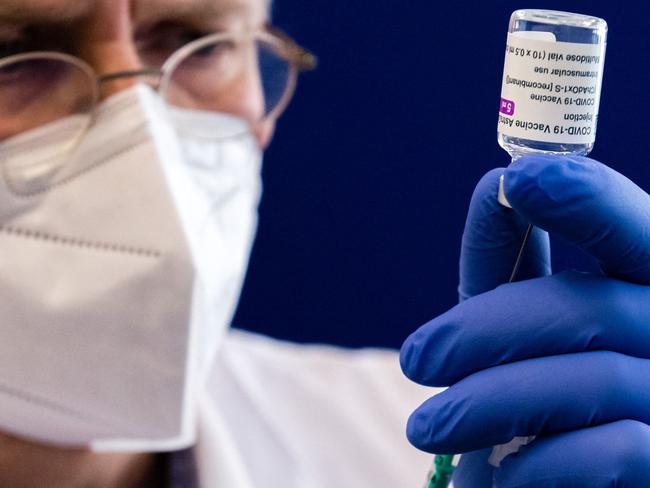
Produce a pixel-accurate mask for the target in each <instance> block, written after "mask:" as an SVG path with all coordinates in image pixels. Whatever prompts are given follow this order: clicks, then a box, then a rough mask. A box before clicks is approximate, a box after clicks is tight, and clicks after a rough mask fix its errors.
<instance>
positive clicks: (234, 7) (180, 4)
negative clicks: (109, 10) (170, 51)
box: [132, 0, 266, 22]
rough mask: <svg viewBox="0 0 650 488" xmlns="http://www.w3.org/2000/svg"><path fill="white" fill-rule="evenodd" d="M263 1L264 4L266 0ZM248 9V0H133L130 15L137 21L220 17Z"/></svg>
mask: <svg viewBox="0 0 650 488" xmlns="http://www.w3.org/2000/svg"><path fill="white" fill-rule="evenodd" d="M258 1H259V0H258ZM263 2H264V4H266V0H263ZM249 9H250V2H246V1H243V0H133V4H132V15H133V19H134V20H135V21H136V22H138V21H148V20H152V19H153V20H155V19H161V18H182V17H198V18H201V17H220V16H223V15H228V14H233V13H240V12H246V11H248V10H249Z"/></svg>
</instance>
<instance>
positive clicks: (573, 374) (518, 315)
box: [400, 155, 650, 488]
mask: <svg viewBox="0 0 650 488" xmlns="http://www.w3.org/2000/svg"><path fill="white" fill-rule="evenodd" d="M504 173H505V193H506V196H507V198H508V200H509V201H510V203H511V204H512V206H513V207H514V209H515V210H510V209H506V208H504V207H502V206H500V205H499V204H498V203H497V190H498V184H499V183H498V180H499V176H500V175H501V174H504ZM528 222H530V223H532V224H534V225H535V226H537V227H538V229H536V230H535V231H534V232H533V234H532V236H531V241H530V243H529V245H528V247H527V249H526V257H525V259H524V262H523V263H522V267H521V270H520V274H519V279H520V280H524V281H519V282H517V283H512V284H505V285H502V283H505V282H507V279H508V276H509V274H510V271H511V268H512V265H513V263H514V261H515V256H516V253H517V250H518V248H519V245H520V243H521V238H522V236H523V234H524V232H525V228H526V225H527V223H528ZM540 228H541V229H544V230H545V231H549V232H552V233H554V234H557V235H559V236H561V237H563V238H564V239H565V240H567V241H569V242H570V243H573V244H575V245H577V246H580V247H581V248H582V249H583V250H584V251H586V252H587V253H590V254H591V255H592V256H594V257H595V258H596V259H597V260H598V261H599V263H600V265H601V268H602V270H603V274H602V275H601V274H589V273H579V272H575V271H572V272H564V273H560V274H557V275H551V274H550V264H549V263H550V259H549V255H550V254H549V244H548V236H547V234H546V233H545V232H544V231H542V230H539V229H540ZM460 277H461V279H460V287H459V291H460V296H461V300H462V301H461V303H460V304H459V305H457V306H456V307H454V308H453V309H451V310H450V311H448V312H447V313H445V314H443V315H441V316H440V317H438V318H436V319H434V320H432V321H431V322H429V323H427V324H426V325H424V326H423V327H421V328H420V329H419V330H417V331H416V332H415V333H413V334H412V335H411V336H410V337H409V338H408V339H407V340H406V342H405V343H404V345H403V347H402V351H401V357H400V360H401V365H402V369H403V371H404V373H405V374H406V375H407V376H408V377H409V378H411V379H412V380H413V381H416V382H418V383H421V384H424V385H429V386H449V388H448V389H447V390H445V391H444V392H443V393H441V394H439V395H436V396H434V397H433V398H431V399H429V400H428V401H426V402H425V403H424V404H423V405H422V406H420V407H419V408H418V409H417V410H416V411H415V412H414V413H413V414H412V416H411V418H410V419H409V422H408V427H407V435H408V438H409V440H410V441H411V443H412V444H414V445H415V446H416V447H418V448H420V449H423V450H425V451H429V452H432V453H433V452H435V453H439V454H449V453H469V454H465V455H463V456H462V458H461V462H460V466H459V468H458V469H457V472H456V473H455V475H454V478H453V480H454V486H455V488H490V487H492V486H496V487H499V488H515V487H516V488H523V487H527V488H530V487H572V488H576V487H585V488H587V487H589V488H600V487H631V486H634V487H647V486H650V427H648V424H650V361H649V359H650V287H649V286H647V285H648V284H650V196H649V195H647V194H646V193H645V192H644V191H642V190H641V189H640V188H638V187H637V186H636V185H634V184H633V183H632V182H631V181H630V180H628V179H626V178H625V177H623V176H622V175H620V174H618V173H616V172H615V171H613V170H611V169H609V168H607V167H606V166H604V165H602V164H600V163H598V162H596V161H593V160H590V159H587V158H579V157H570V158H560V159H558V158H557V157H553V158H551V157H545V156H539V155H531V156H526V157H523V158H521V159H519V160H517V161H516V162H513V163H512V164H511V165H510V167H509V168H508V169H506V170H503V169H499V170H494V171H492V172H490V173H488V174H487V175H486V176H485V177H484V178H483V179H482V180H481V182H480V183H479V185H478V186H477V188H476V191H475V194H474V196H473V198H472V203H471V205H470V211H469V216H468V220H467V225H466V228H465V233H464V236H463V244H462V255H461V262H460ZM530 435H535V436H538V437H537V438H536V439H535V440H534V441H533V442H532V443H531V444H529V445H527V446H524V447H522V448H521V450H520V451H519V453H517V454H512V455H509V456H508V457H506V458H505V459H504V460H503V461H502V463H501V465H500V467H499V468H492V467H491V466H490V465H489V464H488V463H487V458H488V456H489V455H490V452H491V447H492V446H494V445H498V444H504V443H507V442H509V441H510V440H511V439H512V438H513V437H515V436H530Z"/></svg>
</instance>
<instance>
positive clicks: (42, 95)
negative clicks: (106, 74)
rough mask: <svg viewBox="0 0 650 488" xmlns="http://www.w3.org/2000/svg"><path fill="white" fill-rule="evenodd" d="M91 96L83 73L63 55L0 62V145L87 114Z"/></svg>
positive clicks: (91, 87) (90, 86) (89, 83)
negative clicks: (22, 134)
mask: <svg viewBox="0 0 650 488" xmlns="http://www.w3.org/2000/svg"><path fill="white" fill-rule="evenodd" d="M50 56H51V57H50ZM94 92H95V90H94V81H93V78H92V76H91V75H90V74H89V73H88V71H87V69H86V68H85V67H84V66H83V65H81V64H80V63H79V62H77V61H74V60H73V59H70V58H68V57H66V56H63V55H61V57H58V56H57V55H42V56H39V55H33V56H31V55H28V56H24V57H17V58H15V59H14V60H11V59H7V60H5V61H4V62H0V141H3V140H5V139H8V138H10V137H12V136H15V135H17V134H20V133H22V132H26V131H29V130H31V129H35V128H37V127H40V126H43V125H46V124H49V123H51V122H55V121H57V120H60V119H62V118H65V117H68V116H70V115H80V114H90V113H91V111H92V107H93V104H94V101H95V98H94Z"/></svg>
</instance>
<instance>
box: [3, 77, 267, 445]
mask: <svg viewBox="0 0 650 488" xmlns="http://www.w3.org/2000/svg"><path fill="white" fill-rule="evenodd" d="M170 118H174V119H176V120H174V122H175V127H176V129H174V127H173V126H172V124H171V123H170V121H169V119H170ZM244 124H245V123H244V122H243V121H241V120H239V119H237V118H235V117H232V116H228V115H223V114H209V113H198V112H183V113H181V112H178V111H176V112H175V113H173V112H172V111H168V110H167V109H166V107H165V106H164V105H163V104H162V102H161V101H160V99H159V98H158V96H157V95H155V94H154V93H153V91H151V90H150V89H149V88H147V87H144V86H138V87H134V88H132V89H129V90H127V91H125V92H122V93H120V94H118V95H116V96H114V97H112V98H110V99H109V100H108V101H106V102H104V103H103V104H102V105H101V106H100V107H99V110H98V113H97V117H96V119H95V121H94V123H93V124H92V126H91V127H90V128H89V129H88V131H87V132H86V134H85V135H84V137H83V139H81V140H80V141H79V142H78V143H77V144H76V146H75V148H74V150H73V151H72V152H71V153H70V154H69V155H68V156H67V157H66V158H65V160H64V164H61V161H62V159H61V158H57V157H54V155H55V154H57V152H58V151H59V150H60V148H61V144H60V141H63V140H68V139H69V138H68V136H67V135H66V131H68V130H69V128H70V127H71V125H74V120H73V119H72V118H71V119H66V120H63V121H60V122H57V123H54V124H50V125H49V126H45V127H43V128H41V129H36V130H34V131H31V132H29V133H25V134H22V135H19V136H17V137H14V138H12V139H11V140H8V141H5V142H4V143H2V144H0V164H1V165H2V177H1V178H0V431H4V432H7V433H11V434H14V435H17V436H20V437H24V438H29V439H33V440H36V441H39V442H45V443H52V444H56V445H67V446H90V447H91V448H93V449H94V450H99V451H102V450H105V451H109V450H110V451H115V450H133V451H157V450H170V449H179V448H183V447H187V446H189V445H190V444H192V443H193V441H194V436H195V413H196V408H197V398H198V393H199V391H200V389H201V387H202V384H203V376H204V375H205V372H206V371H207V368H208V366H209V364H210V361H211V359H212V357H213V355H214V352H215V351H216V349H217V347H218V344H219V342H220V339H221V337H222V335H223V334H224V332H225V330H226V329H227V326H228V325H229V322H230V320H231V317H232V314H233V312H234V309H235V305H236V301H237V297H238V294H239V291H240V287H241V284H242V281H243V276H244V271H245V268H246V264H247V260H248V254H249V251H250V246H251V242H252V238H253V234H254V230H255V227H256V223H257V204H258V201H259V196H260V165H261V152H260V150H259V149H258V147H257V144H256V141H255V139H254V137H253V136H252V135H251V133H250V132H249V131H247V130H246V131H245V132H244V133H243V135H239V136H237V137H231V138H228V139H225V140H220V141H219V140H215V139H214V138H212V137H210V138H207V137H206V138H202V137H200V136H201V134H203V135H210V136H212V135H214V134H217V133H223V131H225V132H228V131H232V132H238V133H240V134H241V131H242V128H243V127H244ZM197 133H198V134H199V137H196V134H197ZM192 134H194V135H192Z"/></svg>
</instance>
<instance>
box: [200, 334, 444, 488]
mask: <svg viewBox="0 0 650 488" xmlns="http://www.w3.org/2000/svg"><path fill="white" fill-rule="evenodd" d="M206 386H207V388H206V389H205V392H204V397H203V401H202V403H201V410H200V415H199V418H200V422H199V424H200V428H199V440H198V443H197V445H196V448H195V453H196V459H197V464H198V469H199V478H200V480H201V487H202V488H222V487H226V488H257V487H264V488H276V487H277V488H280V487H281V488H321V487H322V488H326V487H327V488H332V487H337V488H346V487H350V488H352V487H354V488H360V487H372V488H381V487H386V488H389V487H390V488H393V487H416V488H417V487H418V486H422V485H423V484H424V481H425V477H426V474H427V471H428V469H429V467H430V465H431V460H432V458H431V455H429V454H426V453H422V452H420V451H417V450H416V449H415V448H413V447H412V446H411V445H410V444H409V443H408V441H407V440H406V437H405V426H406V420H407V418H408V415H409V414H410V412H411V411H413V410H414V409H415V408H416V407H417V406H418V405H420V403H422V402H423V401H424V400H425V399H426V398H428V397H430V396H431V395H432V394H434V393H436V391H434V390H432V389H429V388H423V387H421V386H418V385H415V384H413V383H411V382H410V381H408V380H407V379H406V378H405V377H404V376H403V375H402V373H401V371H400V367H399V362H398V356H397V353H396V352H395V351H389V350H380V349H362V350H347V349H342V348H337V347H332V346H321V345H298V344H294V343H289V342H283V341H278V340H274V339H270V338H267V337H263V336H260V335H255V334H251V333H248V332H243V331H237V330H233V331H231V332H230V333H229V334H228V336H227V338H226V340H225V343H224V345H223V347H222V349H221V351H220V352H219V354H218V357H217V359H216V361H215V364H214V366H213V369H212V372H211V374H210V375H209V378H208V380H207V385H206Z"/></svg>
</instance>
